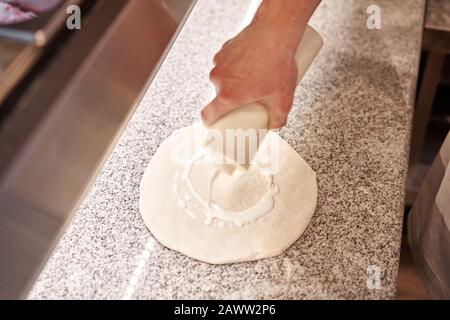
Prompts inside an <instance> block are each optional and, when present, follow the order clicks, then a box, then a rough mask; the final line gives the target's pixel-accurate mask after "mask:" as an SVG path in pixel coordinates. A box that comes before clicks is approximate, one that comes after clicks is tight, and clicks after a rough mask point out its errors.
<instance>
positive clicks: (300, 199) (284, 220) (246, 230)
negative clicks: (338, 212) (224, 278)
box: [139, 126, 317, 264]
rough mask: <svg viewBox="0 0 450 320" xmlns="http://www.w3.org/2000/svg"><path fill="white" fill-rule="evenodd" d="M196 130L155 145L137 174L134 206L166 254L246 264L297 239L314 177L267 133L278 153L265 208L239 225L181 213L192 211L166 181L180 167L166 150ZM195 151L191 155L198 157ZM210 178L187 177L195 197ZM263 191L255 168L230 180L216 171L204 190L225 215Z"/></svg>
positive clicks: (201, 171)
mask: <svg viewBox="0 0 450 320" xmlns="http://www.w3.org/2000/svg"><path fill="white" fill-rule="evenodd" d="M198 128H199V127H198V126H190V127H186V128H183V129H180V130H178V131H176V132H175V133H173V134H172V135H171V136H170V137H169V138H167V139H166V140H165V141H164V142H163V143H162V144H161V145H160V147H159V148H158V150H157V151H156V153H155V155H154V156H153V158H152V160H151V161H150V163H149V166H148V168H147V170H146V171H145V173H144V176H143V178H142V182H141V189H140V200H139V208H140V212H141V214H142V217H143V219H144V222H145V224H146V226H147V227H148V229H149V230H150V232H151V233H152V234H153V236H154V237H155V238H156V239H158V241H159V242H160V243H161V244H163V245H164V246H166V247H167V248H170V249H172V250H175V251H178V252H181V253H183V254H185V255H187V256H189V257H191V258H194V259H197V260H200V261H204V262H207V263H212V264H225V263H236V262H244V261H253V260H258V259H262V258H267V257H273V256H276V255H278V254H280V253H282V252H284V251H285V250H286V249H287V248H289V247H290V246H291V245H292V244H293V243H294V242H295V241H296V240H297V239H298V238H299V237H300V236H301V235H302V233H303V232H304V231H305V229H306V227H307V225H308V223H309V221H310V220H311V217H312V215H313V213H314V210H315V207H316V202H317V182H316V174H315V172H314V171H313V170H312V169H311V168H310V167H309V165H308V164H307V163H306V162H305V161H304V160H303V159H302V157H300V156H299V155H298V154H297V152H295V150H294V149H292V148H291V147H290V146H289V144H288V143H286V142H285V141H284V140H283V139H282V138H281V137H279V136H278V135H277V134H276V133H273V132H270V133H269V135H271V138H272V139H278V141H279V154H280V157H279V170H278V171H277V173H276V174H275V175H274V176H273V184H274V185H275V186H276V187H277V190H278V192H277V193H276V194H275V195H274V206H273V209H272V210H271V211H270V212H268V213H267V214H265V215H263V216H262V217H260V218H259V219H257V220H256V221H254V222H250V223H247V224H244V225H242V226H237V225H236V224H234V223H231V222H226V223H224V222H223V221H212V223H211V224H209V225H208V224H206V223H205V216H204V215H203V214H202V213H199V212H195V211H196V210H195V209H193V210H187V209H189V208H195V207H196V208H199V204H198V203H196V199H195V198H193V197H192V196H191V195H189V192H186V190H184V189H183V188H184V187H183V186H181V185H179V184H178V183H174V181H175V178H176V177H174V176H176V175H178V172H180V168H182V167H183V165H182V164H180V163H179V161H174V156H173V155H174V150H176V149H177V147H179V146H180V145H181V144H183V143H184V141H185V140H183V139H184V138H185V137H186V136H191V137H193V136H195V135H197V134H198V130H199V129H198ZM193 139H196V138H193ZM266 139H267V138H266ZM197 147H198V146H197ZM197 147H194V148H193V150H192V154H194V153H196V152H197V151H198V150H197V149H198V148H197ZM204 166H206V165H204ZM210 174H211V173H210V171H209V170H208V168H207V167H202V164H198V165H197V166H194V167H193V168H192V171H191V172H190V178H191V181H192V185H193V188H194V189H195V190H196V191H197V192H198V194H200V195H201V196H202V197H203V198H206V197H207V193H208V192H209V191H208V190H209V188H208V186H207V184H208V183H207V182H208V181H209V180H208V179H209V177H210ZM269 187H270V183H268V182H267V180H266V179H265V178H264V176H262V174H261V172H259V171H258V170H250V171H249V172H247V173H235V174H233V176H228V175H226V174H225V173H220V174H219V175H218V176H217V178H216V180H215V182H214V184H213V185H212V189H211V201H213V202H215V203H217V204H219V205H220V206H222V207H224V208H225V209H226V210H234V211H243V210H245V209H247V208H248V207H251V206H253V205H254V204H255V202H257V201H258V199H260V198H261V196H262V195H263V194H264V193H265V192H266V191H267V188H269ZM175 189H176V190H175ZM175 191H176V192H175ZM183 195H185V196H183ZM180 200H181V201H180ZM187 213H189V214H187ZM214 220H216V219H214Z"/></svg>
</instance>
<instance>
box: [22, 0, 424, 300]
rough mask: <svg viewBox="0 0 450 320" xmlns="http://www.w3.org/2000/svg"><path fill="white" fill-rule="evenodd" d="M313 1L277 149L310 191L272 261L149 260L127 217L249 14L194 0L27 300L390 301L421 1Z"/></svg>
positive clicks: (150, 246)
mask: <svg viewBox="0 0 450 320" xmlns="http://www.w3.org/2000/svg"><path fill="white" fill-rule="evenodd" d="M371 4H372V1H334V0H328V1H327V0H325V1H323V2H322V4H321V5H320V7H319V9H318V10H317V12H316V13H315V15H314V17H313V19H312V21H311V25H313V26H314V27H315V28H316V29H317V30H318V31H319V32H320V33H321V34H322V35H323V37H324V39H325V45H324V47H323V49H322V51H321V52H320V54H319V56H318V58H317V60H316V61H315V63H314V64H313V66H312V67H311V68H310V70H309V71H308V72H307V74H306V75H305V77H304V79H303V80H302V82H301V83H300V85H299V86H298V87H297V91H296V94H295V99H294V107H293V110H292V112H291V114H290V118H289V122H288V125H287V127H286V128H285V129H283V130H282V131H281V135H282V136H283V138H284V139H285V140H286V141H287V142H288V143H289V144H290V145H291V146H292V147H293V148H294V149H295V150H296V151H297V152H298V153H299V154H300V155H302V157H303V158H304V159H305V160H306V161H307V162H308V163H309V164H310V166H311V167H312V168H313V169H314V170H315V171H316V173H317V178H318V187H319V196H318V204H317V209H316V211H315V213H314V216H313V218H312V220H311V223H310V225H309V227H308V228H307V230H306V231H305V233H304V234H303V235H302V237H301V238H300V239H299V240H298V241H297V242H296V243H295V244H294V245H293V246H292V247H291V248H289V249H288V250H287V251H286V252H285V253H284V254H282V255H280V256H278V257H275V258H270V259H264V260H260V261H257V262H250V263H240V264H234V265H221V266H213V265H208V264H206V263H202V262H198V261H196V260H193V259H190V258H188V257H185V256H183V255H182V254H179V253H176V252H173V251H171V250H169V249H166V248H164V247H163V246H161V245H160V244H159V243H158V242H157V241H156V240H155V239H154V238H153V237H152V236H151V234H150V232H149V231H148V230H147V229H146V227H145V225H144V223H143V221H142V219H141V216H140V214H139V210H138V199H139V183H140V180H141V177H142V175H143V173H144V170H145V168H146V167H147V165H148V163H149V161H150V159H151V157H152V155H153V154H154V153H155V151H156V149H157V147H158V146H159V144H160V143H161V142H162V141H163V140H164V139H165V138H167V137H168V136H169V135H170V134H171V133H172V132H173V131H174V130H176V129H178V128H180V127H183V126H186V125H189V124H191V123H192V122H193V121H196V120H198V118H199V110H200V109H201V107H202V106H203V105H205V104H206V103H207V102H208V99H209V98H210V97H211V92H212V87H211V85H210V84H209V80H208V72H209V70H210V69H211V66H212V63H211V60H212V56H213V54H214V53H215V52H216V51H217V50H218V49H219V48H220V47H221V44H222V43H223V42H224V41H225V40H226V39H228V38H229V37H231V36H232V35H233V34H234V33H235V32H236V31H237V29H236V28H237V27H238V26H239V25H240V23H241V21H242V19H243V17H244V15H245V12H246V10H247V8H248V6H249V1H248V0H247V1H242V0H233V1H226V2H225V1H206V0H200V1H199V2H198V3H197V5H196V7H195V8H194V10H193V12H192V13H191V16H190V17H189V19H188V21H187V23H186V25H185V27H184V29H183V30H182V32H181V34H180V36H179V37H178V39H177V41H176V42H175V44H174V46H173V48H172V50H171V51H170V53H169V55H168V57H167V59H166V60H165V62H164V64H163V65H162V67H161V69H160V71H159V73H158V74H157V76H156V78H155V80H154V81H153V83H152V85H151V86H150V88H149V90H148V92H147V93H146V94H145V96H144V97H143V99H142V101H141V102H140V104H139V106H138V108H137V110H136V112H135V114H134V116H133V117H132V119H131V121H130V123H129V124H128V126H127V128H126V129H125V131H124V132H123V134H122V136H121V137H120V139H119V141H118V143H117V145H116V146H115V148H114V150H113V151H112V153H111V154H110V156H109V158H108V160H107V161H106V163H105V164H104V166H103V168H102V169H101V171H100V173H99V175H98V176H97V178H96V180H95V182H94V183H93V185H92V187H91V189H90V191H89V192H88V194H87V196H86V198H85V200H84V202H83V203H82V204H81V206H80V208H79V211H78V212H77V213H76V215H75V217H74V220H73V222H72V223H71V224H70V226H69V227H68V228H67V230H66V232H65V234H64V236H63V237H62V239H61V241H60V243H59V244H58V246H57V247H56V249H55V251H54V252H53V254H52V256H51V257H50V259H49V261H48V263H47V264H46V266H45V268H44V269H43V272H42V273H41V275H40V276H39V279H38V280H37V281H36V283H35V285H34V287H33V289H32V291H31V292H30V294H29V298H31V299H38V298H50V299H53V298H67V299H78V298H83V299H90V298H100V299H121V298H123V299H129V298H131V299H134V298H138V299H147V298H159V299H169V298H175V299H179V298H186V299H197V298H217V299H221V298H258V299H259V298H283V299H302V298H306V299H316V298H319V299H322V298H327V299H328V298H329V299H347V298H348V299H376V298H394V297H395V290H396V278H397V272H398V263H399V255H400V239H401V231H402V219H403V203H404V194H405V192H404V189H405V179H406V173H407V163H408V150H409V136H410V131H411V117H412V111H413V98H414V91H415V84H416V79H417V70H418V62H419V53H420V45H421V32H422V24H423V15H424V1H423V0H411V1H407V2H405V1H401V0H396V1H392V0H383V1H381V0H380V1H377V4H378V5H379V6H380V8H381V18H382V29H381V30H369V29H367V28H366V19H367V17H368V14H367V13H366V9H367V7H368V6H369V5H371Z"/></svg>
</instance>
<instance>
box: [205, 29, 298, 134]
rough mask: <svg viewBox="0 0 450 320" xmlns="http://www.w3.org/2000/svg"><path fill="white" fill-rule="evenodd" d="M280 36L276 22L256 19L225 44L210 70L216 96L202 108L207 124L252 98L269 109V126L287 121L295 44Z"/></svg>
mask: <svg viewBox="0 0 450 320" xmlns="http://www.w3.org/2000/svg"><path fill="white" fill-rule="evenodd" d="M279 37H280V35H279V30H277V29H276V28H274V27H273V25H270V24H266V23H264V22H260V21H254V22H252V23H251V24H250V25H249V26H248V27H246V28H245V29H244V30H242V31H241V32H240V33H239V34H238V35H237V36H236V37H234V38H232V39H230V40H229V41H227V42H226V43H225V44H224V45H223V47H222V49H221V50H220V51H219V52H218V53H217V54H216V55H215V57H214V65H215V67H214V68H213V69H212V70H211V73H210V79H211V81H212V82H213V84H214V85H215V87H216V97H215V98H214V99H213V100H212V101H211V102H210V103H209V104H208V105H207V106H206V107H205V108H204V109H203V110H202V113H201V114H202V118H203V121H204V123H205V125H207V126H208V125H211V124H213V123H214V122H215V121H216V120H218V119H219V118H220V117H222V116H223V115H224V114H226V113H228V112H230V111H232V110H234V109H236V108H239V107H242V106H244V105H246V104H249V103H252V102H257V103H259V104H261V105H263V106H264V107H265V108H266V109H267V112H268V115H269V128H271V129H273V128H280V127H283V126H284V125H285V123H286V120H287V116H288V113H289V110H290V109H291V106H292V99H293V95H294V90H295V87H296V79H297V66H296V62H295V49H296V47H295V48H293V46H288V45H287V44H285V43H283V42H280V40H279Z"/></svg>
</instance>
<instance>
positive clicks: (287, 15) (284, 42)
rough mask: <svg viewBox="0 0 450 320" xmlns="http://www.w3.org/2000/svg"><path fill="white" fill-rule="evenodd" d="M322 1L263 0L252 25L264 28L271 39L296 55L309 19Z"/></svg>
mask: <svg viewBox="0 0 450 320" xmlns="http://www.w3.org/2000/svg"><path fill="white" fill-rule="evenodd" d="M319 2H320V0H282V1H280V0H263V1H262V3H261V5H260V6H259V8H258V10H257V12H256V14H255V16H254V18H253V21H252V24H258V25H260V26H263V29H264V30H266V32H267V33H269V36H270V38H271V39H272V40H273V41H274V42H275V43H276V44H277V45H278V46H280V47H282V48H283V49H284V50H288V51H289V52H290V51H292V52H293V53H294V54H295V51H296V50H297V47H298V45H299V43H300V40H301V38H302V36H303V33H304V31H305V28H306V25H307V23H308V20H309V18H310V17H311V15H312V13H313V12H314V10H315V8H316V7H317V5H318V3H319Z"/></svg>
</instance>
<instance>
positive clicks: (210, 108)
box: [201, 96, 233, 127]
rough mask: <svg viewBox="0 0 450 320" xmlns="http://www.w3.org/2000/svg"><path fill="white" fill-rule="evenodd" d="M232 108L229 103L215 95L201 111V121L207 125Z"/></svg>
mask: <svg viewBox="0 0 450 320" xmlns="http://www.w3.org/2000/svg"><path fill="white" fill-rule="evenodd" d="M232 109H233V107H232V105H231V104H229V103H227V102H226V101H225V100H223V99H222V98H221V97H219V96H217V97H215V98H214V99H213V100H212V101H211V102H210V103H209V104H208V105H207V106H206V107H204V108H203V110H202V111H201V115H202V119H203V123H204V124H205V126H206V127H209V126H211V125H212V124H213V123H214V122H216V121H217V120H219V119H220V118H221V117H222V116H223V115H225V114H226V113H227V112H229V111H231V110H232Z"/></svg>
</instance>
